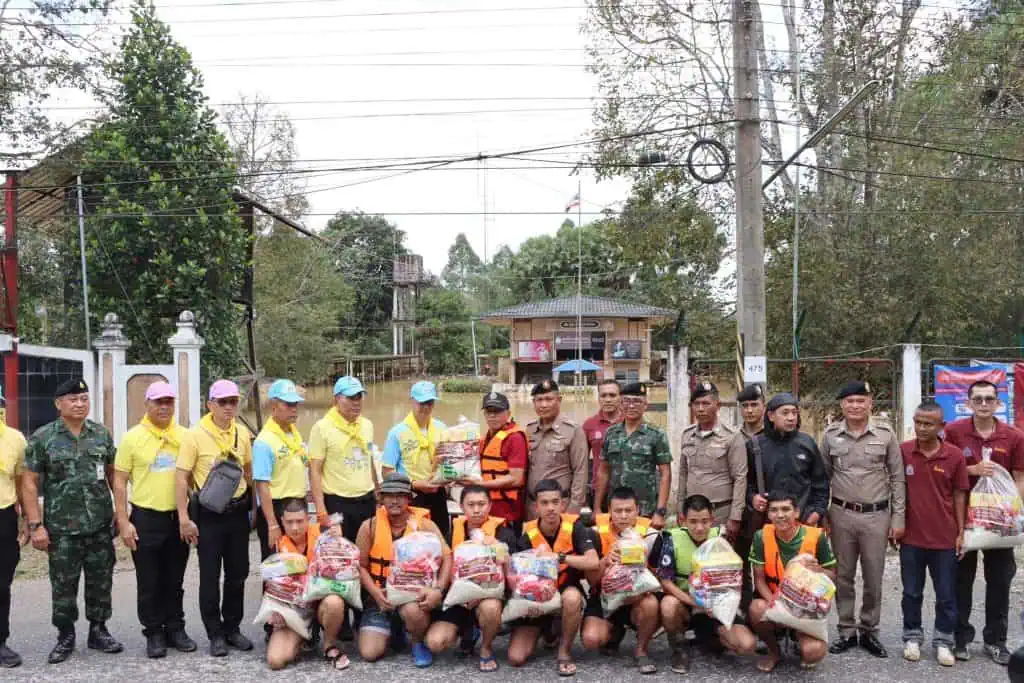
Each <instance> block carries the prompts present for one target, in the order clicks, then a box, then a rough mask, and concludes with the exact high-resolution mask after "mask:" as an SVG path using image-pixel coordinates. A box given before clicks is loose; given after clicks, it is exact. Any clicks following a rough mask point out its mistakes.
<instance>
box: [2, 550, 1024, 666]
mask: <svg viewBox="0 0 1024 683" xmlns="http://www.w3.org/2000/svg"><path fill="white" fill-rule="evenodd" d="M26 552H34V551H31V550H27V551H26ZM258 552H259V551H258V546H257V545H256V544H255V543H254V544H253V545H252V546H251V553H252V557H253V559H254V561H253V563H252V566H253V568H254V569H255V567H256V566H257V565H256V562H255V558H256V557H258ZM1018 557H1019V558H1020V557H1021V556H1020V555H1019V556H1018ZM1018 563H1020V559H1019V560H1018ZM196 569H197V567H196V560H195V557H193V558H192V559H191V560H190V564H189V572H188V575H187V578H186V593H185V603H186V618H187V620H188V631H189V633H190V634H191V635H192V636H193V638H195V640H196V641H197V642H199V645H200V649H199V651H198V652H195V653H191V654H181V653H177V652H173V651H172V652H171V653H170V654H169V655H168V656H167V658H165V659H163V660H149V659H146V657H145V652H144V650H145V641H144V640H143V638H142V634H141V631H140V628H139V624H138V621H137V619H136V610H135V577H134V573H133V572H132V571H131V570H130V569H129V570H125V571H120V572H119V573H118V574H117V575H116V576H115V580H114V617H113V619H112V621H111V623H110V625H109V626H110V630H111V632H112V633H113V634H114V635H115V636H116V637H117V638H119V639H121V641H122V642H124V643H125V651H124V652H123V653H121V654H118V655H104V654H100V653H97V652H94V651H91V650H87V649H86V648H85V637H86V625H85V623H84V622H79V630H78V636H79V650H78V651H77V652H76V653H75V654H74V656H73V657H72V658H71V659H70V660H68V661H67V662H66V663H64V664H61V665H56V666H51V665H48V664H47V663H46V655H47V653H48V652H49V650H50V648H51V647H52V646H53V643H54V639H55V636H56V632H55V630H54V628H53V627H52V626H51V625H50V587H49V582H48V581H47V580H46V579H24V580H19V581H17V582H16V583H15V584H14V598H13V606H12V615H11V617H12V618H11V621H12V624H11V625H12V629H11V630H12V635H11V638H10V641H9V645H10V646H11V647H13V648H14V649H15V650H17V651H18V652H19V653H21V655H22V657H23V658H24V660H25V663H24V664H23V665H22V667H21V668H19V669H13V670H3V673H2V674H0V680H2V681H4V682H5V683H7V682H8V681H10V682H15V681H33V682H46V681H66V682H69V683H70V682H72V681H88V682H89V683H93V682H95V681H106V680H129V681H145V682H146V683H158V682H161V681H169V682H188V683H195V682H196V681H202V683H214V682H216V681H229V680H230V681H233V682H237V681H247V680H267V681H277V680H281V681H284V680H287V681H292V682H296V683H298V682H301V681H314V680H330V679H332V678H335V677H339V676H340V677H344V680H347V681H376V682H379V681H385V680H386V681H391V680H399V679H402V678H406V679H410V678H415V679H419V680H422V681H442V680H449V681H450V680H452V679H453V678H456V677H459V676H463V675H472V676H474V677H479V678H480V679H481V680H484V679H488V680H495V681H532V680H538V679H554V678H556V677H557V676H556V673H555V661H554V653H553V651H542V652H541V653H540V654H539V655H538V656H537V657H536V658H535V660H534V661H533V662H531V663H530V664H529V665H527V666H526V667H524V668H522V669H518V670H517V669H513V668H512V667H510V666H508V664H507V663H506V661H505V659H504V648H505V647H506V646H507V642H508V641H507V639H506V638H503V637H502V638H499V639H498V642H497V646H498V647H497V650H498V659H499V662H500V664H501V669H500V670H499V671H498V673H496V674H481V673H479V672H478V671H477V669H476V661H475V659H471V660H458V659H456V658H455V657H454V656H452V655H451V654H446V655H444V656H441V657H438V658H437V659H436V660H435V662H434V665H433V667H431V668H429V669H425V670H422V669H416V668H415V667H414V666H413V664H412V658H411V656H410V655H409V654H408V653H404V654H397V655H392V656H389V657H388V658H386V659H385V660H383V661H381V662H378V663H376V664H365V663H363V662H361V661H359V658H358V656H357V655H354V654H352V652H354V647H352V646H350V649H349V652H350V656H352V658H353V664H352V667H351V668H350V669H349V670H348V671H345V672H340V673H335V672H333V671H331V670H330V669H328V668H327V665H326V663H325V662H323V661H322V660H318V659H315V658H309V659H306V660H303V661H301V662H300V663H298V664H297V665H295V666H291V667H289V668H287V669H286V670H284V671H282V672H273V673H272V672H270V671H269V670H268V669H267V668H266V666H265V664H264V662H263V659H262V657H263V646H262V643H263V639H262V637H261V636H262V630H261V628H260V627H259V626H253V625H252V624H251V623H245V624H243V630H244V631H245V633H246V634H247V635H248V636H249V637H250V638H252V639H253V641H254V642H256V643H257V647H256V650H255V651H254V652H249V653H240V652H236V651H232V652H231V654H230V655H229V656H228V657H226V658H223V659H214V658H212V657H210V656H209V655H208V654H207V642H206V638H205V634H204V633H203V629H202V624H201V622H200V620H199V614H198V608H197V604H196V595H197V582H198V573H197V571H196ZM898 569H899V567H898V560H897V558H896V557H895V556H890V557H889V561H888V564H887V567H886V584H885V585H886V589H885V604H884V609H883V617H882V629H883V630H882V640H883V641H884V643H885V644H886V646H887V647H888V648H889V651H890V658H889V659H887V660H879V659H875V658H873V657H871V656H870V655H868V654H867V653H866V652H863V651H855V652H851V653H847V654H845V655H842V656H834V655H829V656H828V657H826V659H825V661H824V662H822V663H821V664H820V665H819V667H818V668H817V669H816V670H815V671H813V672H805V671H803V670H801V669H800V667H799V665H798V663H797V661H796V660H795V659H794V658H790V659H788V660H787V661H786V662H784V663H783V664H781V665H780V666H779V667H778V668H777V669H776V671H775V673H773V674H772V675H771V676H766V675H764V674H761V673H759V672H758V671H757V669H756V668H755V665H754V664H755V660H754V659H753V658H748V659H744V658H737V657H732V656H726V657H721V658H710V657H706V656H701V655H699V654H697V653H696V652H695V660H694V664H693V667H692V670H691V673H690V675H689V676H688V677H686V678H687V679H688V680H694V681H696V680H700V681H704V682H705V683H717V682H725V681H741V680H742V681H748V680H750V681H753V680H771V681H829V682H834V681H865V682H866V681H880V682H881V681H885V682H886V683H897V682H899V681H908V682H909V681H921V682H924V681H931V680H934V679H935V677H937V676H941V677H942V678H943V679H949V678H950V677H951V676H954V675H955V676H957V678H962V679H963V680H969V681H972V683H974V682H977V683H986V682H993V683H995V682H997V681H998V682H999V683H1003V682H1005V681H1007V680H1008V679H1007V675H1006V669H1005V668H1003V667H1000V666H997V665H995V664H993V663H992V662H991V661H990V660H989V659H988V658H987V657H985V656H984V654H983V653H982V652H981V646H980V644H978V643H975V645H974V646H973V650H972V654H973V655H974V657H973V659H972V660H971V661H970V662H968V663H966V664H962V663H959V662H958V663H957V665H956V667H955V668H953V669H952V670H948V669H943V668H942V667H940V666H939V665H938V664H937V663H936V662H935V660H934V655H933V653H932V651H931V648H929V647H926V648H923V654H924V658H923V659H922V661H920V662H918V663H916V664H911V663H909V662H905V661H904V660H903V658H902V654H901V653H902V644H901V641H900V605H899V603H900V585H899V578H898V576H899V574H898ZM1022 574H1024V572H1019V573H1018V576H1017V579H1016V581H1015V583H1014V589H1013V590H1014V594H1013V596H1011V601H1010V604H1011V605H1012V606H1013V609H1014V610H1015V612H1014V613H1013V614H1011V619H1010V641H1011V642H1010V648H1011V649H1013V648H1014V647H1017V646H1019V645H1020V644H1021V642H1022V639H1024V633H1022V630H1021V623H1020V620H1019V619H1018V618H1017V614H1016V610H1017V609H1019V608H1020V607H1021V606H1022V604H1024V599H1022V598H1024V576H1022ZM980 575H981V573H980V572H979V580H978V583H977V585H976V589H977V590H976V599H975V604H974V615H975V620H976V621H975V625H976V626H977V627H978V631H979V633H980V631H981V626H982V624H981V623H979V621H978V620H979V619H981V618H982V617H983V614H984V602H983V597H984V596H983V583H982V580H981V579H980ZM932 600H933V598H932V595H931V592H930V589H929V591H928V593H927V594H926V597H925V624H926V626H927V627H928V631H930V626H931V623H932V618H933V612H932V609H931V606H930V604H929V603H930V602H931V601H932ZM258 605H259V580H258V578H257V577H256V576H252V577H250V579H249V581H248V583H247V603H246V613H247V615H248V618H249V619H251V618H252V616H253V615H255V612H256V609H257V607H258ZM834 620H835V617H834V615H833V621H834ZM833 635H834V630H833ZM631 642H632V636H627V639H626V642H625V643H624V644H623V648H622V651H623V652H624V653H628V652H629V651H630V649H629V648H630V647H631ZM574 654H575V655H576V657H577V663H578V666H579V674H578V675H577V678H580V679H583V680H599V681H602V682H608V683H610V682H612V681H626V680H635V679H636V678H638V677H639V676H638V674H637V673H636V670H635V668H632V667H631V661H630V658H629V657H628V656H625V655H624V656H620V657H618V658H607V657H602V656H599V655H596V654H593V653H584V652H583V650H582V647H581V646H579V644H577V647H576V651H575V653H574ZM652 656H653V658H654V660H655V663H656V664H657V665H658V667H659V669H660V671H659V673H658V674H657V675H654V676H649V677H646V678H645V680H650V681H658V680H679V679H681V678H683V677H682V676H679V675H677V674H673V673H672V672H671V671H670V670H669V669H668V659H669V653H668V647H667V644H666V642H665V639H664V637H662V638H659V639H657V640H656V641H655V643H654V645H653V646H652Z"/></svg>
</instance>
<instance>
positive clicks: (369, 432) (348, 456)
mask: <svg viewBox="0 0 1024 683" xmlns="http://www.w3.org/2000/svg"><path fill="white" fill-rule="evenodd" d="M357 424H358V426H359V434H360V436H362V437H363V441H364V442H365V443H366V444H367V446H370V445H371V444H373V423H372V422H370V421H369V420H368V419H366V418H365V417H362V416H360V417H359V418H358V420H357ZM309 458H310V460H322V461H323V464H324V470H323V489H324V493H328V494H330V495H332V496H342V497H344V498H359V497H360V496H365V495H366V494H367V493H370V492H371V491H373V475H372V474H371V473H370V457H369V454H368V453H365V452H364V449H363V448H362V446H361V445H360V444H359V443H358V441H357V440H356V439H353V438H352V437H350V436H349V435H348V434H345V433H344V432H342V431H341V430H340V429H338V427H336V426H335V425H334V423H333V422H332V420H331V419H330V418H327V417H324V418H321V419H320V420H319V421H318V422H317V423H316V424H314V425H313V429H312V431H311V432H310V433H309ZM373 460H374V465H376V468H377V475H378V477H379V476H380V462H379V460H378V459H377V458H374V459H373Z"/></svg>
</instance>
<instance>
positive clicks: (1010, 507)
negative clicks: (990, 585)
mask: <svg viewBox="0 0 1024 683" xmlns="http://www.w3.org/2000/svg"><path fill="white" fill-rule="evenodd" d="M993 467H994V468H995V471H994V472H993V473H992V474H991V475H989V476H986V477H980V478H979V479H978V483H977V484H975V485H974V488H973V489H972V490H971V495H970V498H969V499H968V502H967V523H966V524H965V526H964V544H963V550H964V551H965V552H966V551H969V550H984V549H986V548H1012V547H1014V546H1018V545H1024V509H1022V508H1024V503H1022V501H1021V497H1020V492H1019V491H1018V490H1017V482H1015V481H1014V479H1013V476H1011V475H1010V473H1009V472H1007V471H1006V469H1005V468H1003V467H1001V466H1000V465H998V464H995V463H993Z"/></svg>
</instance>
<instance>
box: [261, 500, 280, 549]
mask: <svg viewBox="0 0 1024 683" xmlns="http://www.w3.org/2000/svg"><path fill="white" fill-rule="evenodd" d="M273 505H274V521H275V522H277V526H278V527H280V528H281V533H282V534H283V533H284V525H283V524H282V523H281V513H282V511H283V509H284V499H281V500H275V501H273ZM269 534H270V528H269V527H268V526H267V518H266V517H264V515H263V506H260V508H259V509H257V510H256V536H257V537H259V539H260V560H261V561H262V560H265V559H267V558H268V557H270V556H271V555H273V554H274V553H275V552H277V548H271V547H270V544H269V543H268V542H267V536H268V535H269Z"/></svg>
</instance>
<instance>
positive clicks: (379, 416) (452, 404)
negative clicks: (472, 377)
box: [244, 381, 667, 447]
mask: <svg viewBox="0 0 1024 683" xmlns="http://www.w3.org/2000/svg"><path fill="white" fill-rule="evenodd" d="M412 384H413V383H412V382H410V381H395V382H383V383H380V384H370V385H367V387H366V391H367V395H366V398H365V399H363V415H364V416H365V417H367V418H368V419H370V420H372V421H373V426H374V440H375V441H376V442H377V445H379V446H381V447H383V445H384V437H385V436H386V435H387V430H388V429H390V428H391V427H392V425H394V424H396V423H398V422H400V421H401V420H402V419H404V418H405V416H406V414H408V412H409V401H410V399H409V388H410V387H411V386H412ZM331 390H332V387H331V386H310V387H306V389H305V398H306V402H305V403H303V404H302V406H301V407H300V408H299V421H298V427H299V431H300V432H301V433H302V435H303V436H308V435H309V430H310V429H311V428H312V426H313V423H315V422H316V421H317V420H319V419H320V418H321V417H323V416H324V413H325V412H326V411H327V409H328V408H330V406H331V405H333V401H334V396H333V395H332V393H331ZM261 395H262V396H264V397H265V396H266V388H265V387H264V388H263V390H262V393H261ZM508 397H509V401H511V403H512V415H513V417H515V418H516V420H517V421H518V422H520V423H521V424H526V423H527V422H529V421H530V420H532V419H534V417H536V415H535V414H534V412H533V405H532V403H531V402H530V395H529V393H528V392H525V391H524V392H516V393H512V394H509V395H508ZM649 398H650V400H651V401H653V402H660V403H665V401H666V400H667V392H666V390H665V389H664V387H658V388H654V389H652V390H651V393H650V397H649ZM482 401H483V394H454V393H442V394H441V400H440V401H439V402H438V403H437V404H436V405H435V407H434V417H436V418H437V419H439V420H441V421H442V422H444V423H446V424H453V423H455V422H456V421H458V419H459V417H460V416H463V415H464V416H465V417H467V418H468V419H470V420H472V421H474V422H483V416H482V415H481V411H480V403H481V402H482ZM562 412H563V413H564V414H565V415H568V416H569V417H571V418H573V419H575V420H577V421H579V422H580V423H582V422H583V420H585V419H587V418H588V417H590V416H591V415H593V414H594V413H596V412H597V399H596V398H595V397H594V396H593V394H592V393H591V394H589V395H587V396H586V397H585V398H584V397H582V396H575V395H573V393H572V390H571V389H566V390H564V391H563V394H562ZM267 413H268V409H267V407H266V406H264V409H263V417H264V419H266V418H267ZM244 415H245V418H246V420H248V421H249V423H250V424H252V425H253V426H255V425H256V413H255V412H254V411H251V410H249V411H246V412H245V414H244ZM647 419H648V420H649V421H650V422H652V423H654V424H656V425H659V426H661V427H664V426H665V423H666V419H667V418H666V413H664V412H651V411H649V412H648V413H647Z"/></svg>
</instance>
